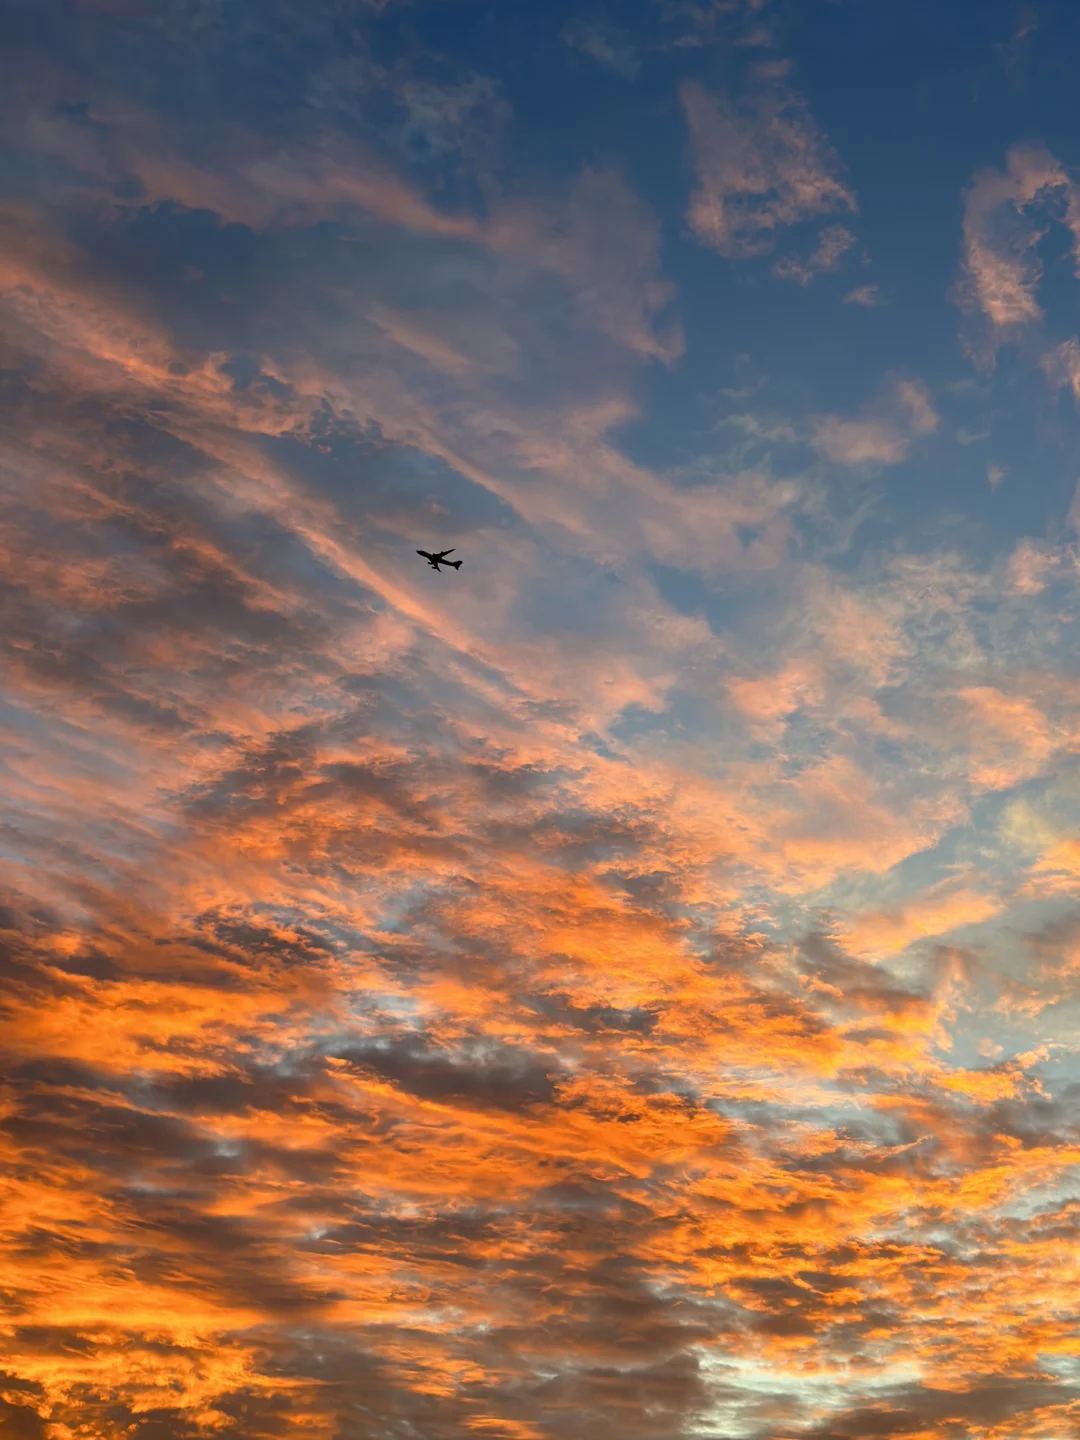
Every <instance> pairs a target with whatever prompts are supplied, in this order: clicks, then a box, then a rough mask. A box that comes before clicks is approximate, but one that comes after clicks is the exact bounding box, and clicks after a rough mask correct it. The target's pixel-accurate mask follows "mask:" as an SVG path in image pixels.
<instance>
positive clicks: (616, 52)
mask: <svg viewBox="0 0 1080 1440" xmlns="http://www.w3.org/2000/svg"><path fill="white" fill-rule="evenodd" d="M560 38H561V39H562V41H563V43H564V44H565V45H569V46H570V48H571V49H572V50H579V51H580V52H581V54H582V55H588V56H589V57H590V58H591V59H593V60H595V61H596V62H597V64H599V65H603V66H604V67H605V68H606V69H608V70H614V71H615V73H616V74H617V75H621V76H623V78H624V79H626V80H633V79H634V77H635V76H636V75H637V73H638V71H639V70H640V69H641V60H640V58H639V56H638V54H637V50H636V47H635V45H634V43H633V41H632V40H631V39H630V37H629V36H628V35H626V34H624V33H623V32H622V31H621V30H619V29H618V28H617V27H616V26H614V25H612V24H610V23H609V22H601V21H597V20H584V19H576V20H570V21H568V22H567V23H566V25H564V26H563V29H562V32H561V36H560Z"/></svg>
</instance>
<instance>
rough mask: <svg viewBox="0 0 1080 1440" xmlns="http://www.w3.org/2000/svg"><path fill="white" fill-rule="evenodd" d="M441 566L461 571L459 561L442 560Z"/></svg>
mask: <svg viewBox="0 0 1080 1440" xmlns="http://www.w3.org/2000/svg"><path fill="white" fill-rule="evenodd" d="M443 564H444V565H452V566H453V567H454V569H455V570H460V569H461V561H460V560H444V561H443Z"/></svg>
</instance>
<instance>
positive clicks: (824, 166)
mask: <svg viewBox="0 0 1080 1440" xmlns="http://www.w3.org/2000/svg"><path fill="white" fill-rule="evenodd" d="M680 99H681V101H682V106H683V111H684V113H685V115H686V121H687V125H688V126H689V130H690V141H691V146H692V150H693V157H694V165H695V170H696V176H697V188H696V189H695V191H694V194H693V196H692V198H691V202H690V209H689V212H688V217H687V218H688V219H689V222H690V226H691V229H692V230H693V231H694V233H695V235H696V236H697V237H698V239H699V240H700V241H701V242H702V243H703V244H705V245H708V246H710V247H711V248H712V249H714V250H717V251H719V253H720V254H721V255H726V256H729V257H732V258H738V257H744V256H749V255H760V254H765V253H767V252H768V251H770V250H772V249H773V248H774V246H775V245H776V243H777V240H778V238H779V236H780V234H781V233H782V232H783V231H784V230H786V229H788V228H789V227H791V226H792V225H796V224H799V223H800V222H802V221H805V220H813V219H816V218H817V217H818V216H819V215H831V214H836V213H837V212H839V211H845V210H846V211H854V210H855V208H856V205H855V197H854V195H853V193H852V192H851V190H850V189H849V188H848V186H847V184H846V183H845V182H844V180H843V178H842V175H841V170H840V163H839V161H838V159H837V157H836V156H835V155H834V153H833V151H832V148H831V146H830V145H829V142H828V140H827V139H826V137H825V136H824V135H822V134H821V132H820V131H819V129H818V127H817V125H816V124H815V122H814V119H813V117H812V116H811V115H810V112H809V111H808V110H807V108H806V105H805V103H804V102H803V101H802V99H801V98H800V97H798V96H797V95H795V94H794V93H793V92H790V91H788V90H787V89H786V88H784V86H783V84H782V83H781V84H779V85H775V86H770V87H763V88H762V89H761V90H760V91H759V92H758V93H757V94H756V95H754V96H753V97H752V98H750V99H748V100H746V101H744V102H742V103H737V102H735V101H732V100H729V99H727V98H725V97H722V96H720V95H716V94H712V93H710V92H709V91H708V90H706V89H705V88H704V87H703V86H701V85H699V84H698V83H697V82H696V81H687V82H686V83H685V84H684V85H683V87H682V89H681V90H680ZM840 228H841V227H837V230H836V232H835V234H834V242H835V239H836V238H838V237H839V231H840ZM844 233H845V234H846V232H844ZM830 248H833V247H830Z"/></svg>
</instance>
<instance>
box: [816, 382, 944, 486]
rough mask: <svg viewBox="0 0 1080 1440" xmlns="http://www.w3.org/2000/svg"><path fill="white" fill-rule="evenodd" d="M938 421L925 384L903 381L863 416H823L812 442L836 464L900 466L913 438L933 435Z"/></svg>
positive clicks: (888, 388)
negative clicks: (847, 417)
mask: <svg viewBox="0 0 1080 1440" xmlns="http://www.w3.org/2000/svg"><path fill="white" fill-rule="evenodd" d="M938 424H939V418H938V414H937V412H936V410H935V409H934V407H933V404H932V402H931V398H930V392H929V390H928V389H927V388H926V386H925V385H924V384H922V382H921V381H918V380H900V381H896V382H894V383H893V384H892V385H891V386H889V387H887V389H886V390H885V391H884V392H883V394H882V395H881V396H880V397H879V399H878V400H877V401H875V402H874V403H873V404H872V405H870V406H868V407H867V408H866V411H865V412H864V414H863V415H861V416H858V417H856V418H854V419H843V418H842V417H840V416H838V415H822V416H820V417H819V418H818V419H817V421H816V422H815V424H814V432H813V444H814V447H815V448H816V449H817V450H819V451H820V452H821V454H822V455H824V457H825V458H826V459H827V460H831V461H833V462H834V463H835V464H837V465H847V466H851V467H852V468H858V467H859V466H862V465H898V464H900V463H901V462H902V461H903V460H906V459H907V457H908V453H909V451H910V449H911V446H912V443H913V441H915V440H916V439H919V438H920V437H922V436H925V435H932V434H933V433H934V431H935V430H936V429H937V428H938Z"/></svg>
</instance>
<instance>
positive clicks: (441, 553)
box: [439, 545, 454, 555]
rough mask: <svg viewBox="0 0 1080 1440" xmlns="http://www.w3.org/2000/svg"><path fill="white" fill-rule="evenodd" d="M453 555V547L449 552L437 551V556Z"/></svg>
mask: <svg viewBox="0 0 1080 1440" xmlns="http://www.w3.org/2000/svg"><path fill="white" fill-rule="evenodd" d="M453 553H454V547H453V545H451V546H450V549H449V550H440V551H439V554H440V555H452V554H453Z"/></svg>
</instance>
